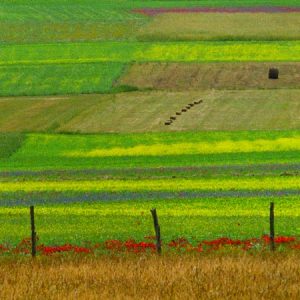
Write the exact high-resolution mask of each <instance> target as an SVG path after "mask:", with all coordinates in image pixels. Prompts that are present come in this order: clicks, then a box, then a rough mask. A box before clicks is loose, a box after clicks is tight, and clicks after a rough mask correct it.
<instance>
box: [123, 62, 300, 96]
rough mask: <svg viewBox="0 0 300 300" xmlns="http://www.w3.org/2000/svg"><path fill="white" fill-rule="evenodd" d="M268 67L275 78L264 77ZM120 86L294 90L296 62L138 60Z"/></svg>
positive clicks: (298, 78) (299, 71) (299, 75)
mask: <svg viewBox="0 0 300 300" xmlns="http://www.w3.org/2000/svg"><path fill="white" fill-rule="evenodd" d="M270 67H277V68H279V79H278V80H270V79H268V70H269V68H270ZM118 84H120V85H131V86H136V87H138V88H141V89H145V88H151V89H158V90H165V89H167V90H198V89H212V88H214V89H252V88H253V89H283V88H288V89H298V88H300V63H205V64H200V63H141V64H133V65H132V66H131V68H130V69H129V71H128V72H127V73H126V74H125V75H124V76H123V77H121V78H120V79H119V82H118Z"/></svg>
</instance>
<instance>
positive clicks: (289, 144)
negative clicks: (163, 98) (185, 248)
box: [64, 136, 300, 157]
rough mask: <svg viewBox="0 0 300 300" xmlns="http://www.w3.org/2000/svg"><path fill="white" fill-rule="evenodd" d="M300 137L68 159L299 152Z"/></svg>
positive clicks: (105, 151)
mask: <svg viewBox="0 0 300 300" xmlns="http://www.w3.org/2000/svg"><path fill="white" fill-rule="evenodd" d="M299 150H300V136H299V137H298V136H297V137H290V138H278V139H275V140H264V139H259V140H255V141H247V140H242V141H232V140H226V141H218V142H201V143H176V144H153V145H137V146H133V147H128V148H125V147H115V148H111V149H94V150H91V151H86V152H84V151H68V152H65V153H64V156H67V157H108V156H156V155H180V154H213V153H249V152H272V151H276V152H281V151H299Z"/></svg>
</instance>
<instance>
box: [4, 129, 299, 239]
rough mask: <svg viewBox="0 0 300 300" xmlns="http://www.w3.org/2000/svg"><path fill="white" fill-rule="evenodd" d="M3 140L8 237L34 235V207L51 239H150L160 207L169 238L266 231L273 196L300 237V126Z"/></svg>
mask: <svg viewBox="0 0 300 300" xmlns="http://www.w3.org/2000/svg"><path fill="white" fill-rule="evenodd" d="M1 141H2V144H3V145H6V146H5V149H6V150H3V151H2V154H1V155H2V158H1V160H0V162H1V170H2V172H1V174H0V181H1V183H0V190H1V193H0V205H1V207H0V216H1V219H3V224H5V225H4V227H3V231H1V233H0V239H1V241H5V242H8V243H12V244H16V243H18V241H20V240H22V238H23V237H26V236H28V206H29V205H31V204H34V205H36V222H37V228H38V229H37V231H38V235H39V237H40V242H43V243H46V244H56V243H66V242H72V243H77V244H81V243H84V242H85V241H92V242H99V241H104V240H107V239H113V238H116V239H121V240H126V239H128V238H135V239H137V240H143V238H144V237H145V236H149V235H152V234H153V233H152V231H153V230H152V220H151V216H150V213H149V210H150V209H151V208H152V207H156V208H157V209H158V212H159V218H160V223H161V228H162V234H163V239H164V241H166V242H167V241H170V240H171V239H174V238H177V237H178V236H184V237H187V238H189V239H190V240H192V241H197V240H199V239H213V238H216V237H220V236H229V237H232V238H248V237H256V236H261V235H263V234H266V233H267V232H268V207H269V202H270V201H273V202H275V204H276V230H277V234H279V235H288V236H289V235H294V236H298V235H299V234H300V231H299V230H300V227H299V224H300V223H299V220H300V219H299V217H300V216H299V213H298V212H299V209H298V206H299V204H298V201H297V199H298V196H299V190H300V186H299V180H298V177H299V164H300V161H299V150H300V145H299V132H298V131H265V132H264V131H257V132H255V131H252V132H247V131H246V132H241V131H238V132H183V133H179V132H177V133H148V134H146V133H144V134H103V135H45V134H44V135H42V134H29V135H20V134H19V135H16V134H13V135H7V134H5V135H2V137H1ZM33 161H34V165H33ZM279 162H280V163H279ZM16 224H18V226H16ZM76 224H80V226H79V227H78V226H77V225H76Z"/></svg>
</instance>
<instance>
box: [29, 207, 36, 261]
mask: <svg viewBox="0 0 300 300" xmlns="http://www.w3.org/2000/svg"><path fill="white" fill-rule="evenodd" d="M30 221H31V256H32V257H35V256H36V232H35V223H34V206H30Z"/></svg>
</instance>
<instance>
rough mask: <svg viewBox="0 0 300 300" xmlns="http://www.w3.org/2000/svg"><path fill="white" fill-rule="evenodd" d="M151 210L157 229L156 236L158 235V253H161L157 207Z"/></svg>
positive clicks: (155, 228)
mask: <svg viewBox="0 0 300 300" xmlns="http://www.w3.org/2000/svg"><path fill="white" fill-rule="evenodd" d="M150 211H151V214H152V217H153V222H154V230H155V237H156V251H157V253H158V254H161V239H160V226H159V224H158V217H157V212H156V208H153V209H151V210H150Z"/></svg>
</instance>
